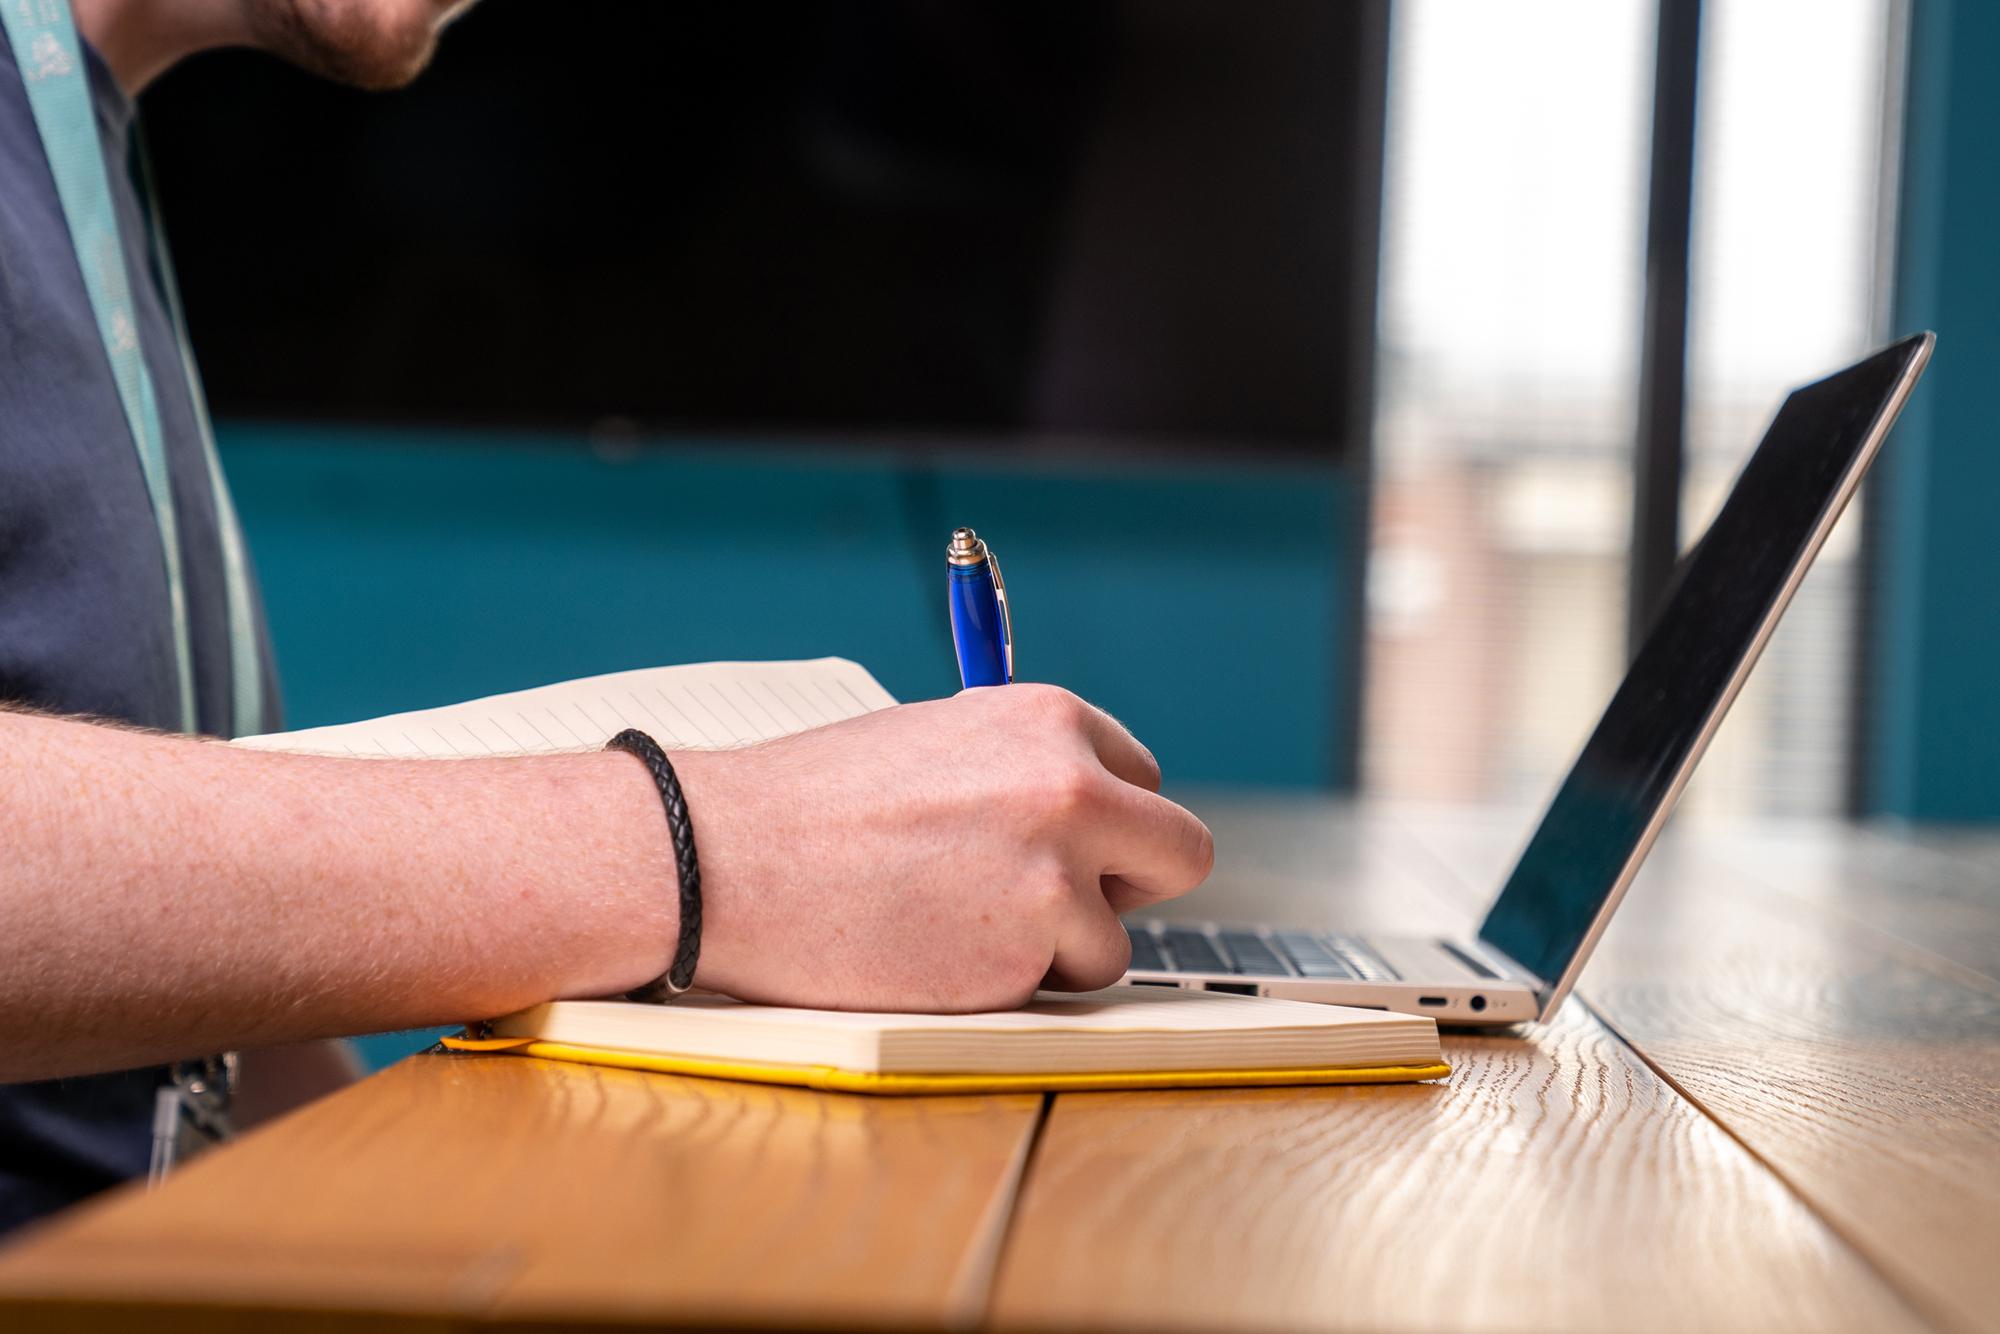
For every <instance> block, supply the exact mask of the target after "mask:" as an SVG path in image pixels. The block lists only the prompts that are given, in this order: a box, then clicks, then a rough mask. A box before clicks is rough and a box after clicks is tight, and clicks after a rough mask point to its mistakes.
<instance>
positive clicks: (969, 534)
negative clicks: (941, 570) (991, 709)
mask: <svg viewBox="0 0 2000 1334" xmlns="http://www.w3.org/2000/svg"><path fill="white" fill-rule="evenodd" d="M945 562H946V565H945V568H946V571H947V587H948V589H949V591H950V594H951V640H952V644H953V645H954V646H955V647H956V648H957V649H958V679H959V680H961V681H963V682H964V683H965V685H966V687H967V688H968V689H969V688H970V687H972V686H1004V685H1006V684H1007V683H1008V682H1009V681H1012V680H1013V679H1014V627H1013V624H1012V622H1011V620H1010V619H1009V617H1008V615H1007V583H1006V581H1005V580H1003V579H1002V578H1001V577H1000V561H999V559H998V558H997V557H996V556H994V554H993V553H992V552H991V551H988V550H987V549H986V544H985V543H984V542H982V541H980V540H979V534H978V533H975V532H973V531H972V530H971V529H970V528H956V529H953V530H952V534H951V545H950V546H949V547H947V548H946V549H945Z"/></svg>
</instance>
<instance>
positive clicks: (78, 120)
mask: <svg viewBox="0 0 2000 1334" xmlns="http://www.w3.org/2000/svg"><path fill="white" fill-rule="evenodd" d="M0 25H4V26H5V28H6V30H7V40H8V42H9V43H11V44H12V46H13V48H14V61H15V63H16V64H17V65H18V66H19V67H20V71H21V83H22V86H23V87H25V88H26V89H27V93H28V105H29V108H30V109H31V110H32V111H33V112H34V118H35V129H36V130H37V131H38V132H39V133H40V135H41V139H42V152H43V153H44V154H45V155H46V156H47V158H48V160H49V170H50V172H51V173H52V174H53V175H54V176H55V183H56V195H57V197H58V198H59V199H60V200H61V201H62V210H63V220H64V221H65V222H66V223H67V224H68V225H69V235H70V243H71V245H72V246H73V247H74V248H75V251H76V259H77V264H78V266H79V267H80V268H81V269H82V271H83V285H84V289H85V290H86V291H87V292H89V294H90V308H91V312H92V313H93V314H94V315H95V316H96V317H97V332H98V335H99V337H101V338H102V339H103V341H104V353H105V356H106V357H108V358H109V359H110V362H111V373H112V377H113V378H114V379H115V380H116V381H117V384H118V398H119V401H120V402H121V403H122V404H123V405H124V408H125V424H126V426H127V427H128V428H129V429H130V430H131V432H132V445H133V448H134V449H135V450H136V451H137V453H138V455H139V467H140V470H141V471H142V472H144V474H145V477H146V491H147V494H148V495H149V496H150V497H151V498H152V502H153V519H154V521H155V523H156V524H157V526H158V528H159V530H160V555H161V558H162V562H163V565H164V568H165V573H166V583H167V601H168V605H169V607H170V608H171V611H172V615H173V633H174V664H175V668H176V670H177V672H178V674H179V687H180V714H181V719H180V725H181V730H182V731H183V732H193V731H196V730H197V722H196V713H195V695H194V652H193V649H192V647H191V644H190V640H189V633H188V610H187V585H186V582H185V580H184V579H183V577H182V574H181V544H180V533H179V528H178V526H177V524H176V521H175V518H174V492H173V479H172V477H171V475H170V473H169V470H168V464H167V442H166V435H165V432H164V431H163V430H162V429H161V426H160V405H159V400H158V399H157V398H156V397H155V395H154V392H153V377H152V375H151V373H150V372H149V371H148V370H147V369H146V358H145V354H144V351H143V350H142V349H141V347H140V345H139V322H138V315H137V311H136V308H135V307H134V305H133V302H132V281H131V276H130V275H129V274H128V273H127V272H126V269H125V249H124V245H123V243H122V241H121V240H120V238H119V235H118V219H117V215H116V213H115V212H114V211H113V209H112V205H111V179H110V176H109V174H108V172H107V169H106V166H105V162H104V150H103V146H102V144H101V143H100V142H99V140H98V136H97V121H96V118H95V116H94V115H93V114H92V111H91V99H90V86H89V81H88V78H87V76H86V73H85V71H84V66H83V52H82V48H81V45H80V44H79V42H78V40H77V35H76V23H75V20H74V19H73V18H72V16H71V14H70V9H69V0H0ZM153 245H154V247H155V250H156V253H157V255H158V258H159V263H160V269H161V272H162V274H163V275H164V277H165V282H166V289H167V291H166V297H167V305H168V308H169V310H170V311H171V313H172V316H173V321H174V335H175V338H176V339H177V341H178V342H179V344H180V353H181V364H182V366H183V368H184V369H185V371H186V373H187V378H188V394H189V397H190V398H191V399H192V401H193V403H194V413H195V422H196V426H197V428H198V430H199V431H200V435H201V443H202V451H203V455H204V457H205V458H206V461H207V464H208V476H209V485H210V489H211V491H212V492H213V494H214V497H215V522H216V529H217V532H218V534H219V535H220V540H221V546H222V563H223V575H224V585H225V589H226V595H227V598H228V615H229V665H230V676H231V701H230V704H231V717H230V726H231V730H232V731H233V733H234V734H235V735H237V736H245V735H249V734H251V733H255V732H261V731H263V730H264V726H263V712H264V701H263V688H264V676H263V665H262V663H261V662H260V661H259V658H258V650H257V636H256V632H255V627H254V625H253V624H252V612H251V606H250V581H249V575H248V566H247V562H246V560H245V558H244V554H243V535H242V530H241V528H240V527H239V526H238V523H237V518H236V507H235V505H234V504H232V503H231V501H230V498H229V487H228V484H227V483H226V482H224V481H223V477H222V466H221V462H220V460H219V459H218V458H217V457H216V452H215V436H214V432H213V431H212V430H211V429H210V427H209V421H208V410H207V407H206V405H205V404H204V402H203V399H202V394H201V382H200V380H199V378H198V377H197V375H196V374H195V366H194V358H193V356H192V354H191V353H190V351H189V348H188V340H187V326H186V321H185V319H184V318H183V316H182V313H181V307H180V297H179V293H178V292H177V291H176V290H175V286H174V281H173V267H172V264H171V261H170V260H169V259H168V256H167V250H166V237H165V235H164V234H162V233H161V231H160V229H159V226H158V222H157V217H156V219H155V223H154V227H153Z"/></svg>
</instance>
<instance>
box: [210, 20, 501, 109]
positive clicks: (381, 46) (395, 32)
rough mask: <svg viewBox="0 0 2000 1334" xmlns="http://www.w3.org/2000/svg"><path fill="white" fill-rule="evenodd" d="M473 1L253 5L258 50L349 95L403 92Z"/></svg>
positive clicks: (251, 27)
mask: <svg viewBox="0 0 2000 1334" xmlns="http://www.w3.org/2000/svg"><path fill="white" fill-rule="evenodd" d="M469 5H470V0H248V2H247V3H246V5H245V9H246V11H247V14H248V18H249V22H250V30H251V34H252V37H253V39H254V41H255V44H256V45H257V46H258V47H259V48H260V49H262V50H265V51H268V52H270V53H271V54H272V55H275V56H277V57H278V58H279V59H281V60H285V61H287V62H289V63H291V64H294V65H297V66H298V67H299V68H301V69H303V70H305V71H307V72H308V73H311V74H317V75H319V76H320V77H322V78H326V79H331V80H333V81H334V82H335V83H344V84H346V85H348V86H349V87H352V88H367V89H374V90H382V89H389V88H401V87H403V86H404V85H405V84H407V83H409V82H410V81H411V80H412V79H414V78H416V77H417V75H419V74H421V73H422V72H423V69H424V66H426V65H428V64H430V60H431V55H432V53H434V52H435V51H436V50H437V35H438V32H439V30H440V29H441V28H443V26H444V24H445V23H446V22H447V21H448V20H449V19H450V18H452V17H455V11H458V10H461V9H464V8H467V7H469Z"/></svg>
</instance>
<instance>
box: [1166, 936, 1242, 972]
mask: <svg viewBox="0 0 2000 1334" xmlns="http://www.w3.org/2000/svg"><path fill="white" fill-rule="evenodd" d="M1166 934H1167V950H1168V951H1169V952H1170V953H1171V954H1172V955H1173V956H1174V967H1175V968H1178V969H1179V970H1180V971H1182V972H1185V973H1226V972H1228V971H1229V963H1228V961H1227V960H1225V959H1224V958H1223V957H1222V955H1221V954H1220V953H1219V952H1217V950H1216V948H1215V946H1214V945H1213V944H1212V943H1210V941H1209V939H1208V937H1207V936H1205V935H1203V934H1202V933H1201V932H1199V931H1189V930H1186V929H1185V928H1183V929H1181V930H1174V929H1172V928H1169V929H1168V931H1167V933H1166Z"/></svg>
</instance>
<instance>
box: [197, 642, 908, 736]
mask: <svg viewBox="0 0 2000 1334" xmlns="http://www.w3.org/2000/svg"><path fill="white" fill-rule="evenodd" d="M895 702H896V701H895V699H894V698H893V697H892V696H891V695H890V694H889V692H888V691H886V690H884V689H883V688H882V686H881V684H880V683H879V682H877V681H876V680H875V678H874V677H872V676H870V675H869V674H868V672H867V669H865V668H863V667H862V666H860V665H859V664H858V663H852V662H849V661H848V660H847V659H845V658H814V659H811V660H809V661H803V662H705V663H698V664H695V665H691V666H684V667H646V668H641V669H640V670H638V671H631V672H612V673H610V674H609V675H606V676H586V677H583V678H582V679H580V680H575V681H563V682H560V683H558V684H556V685H547V686H538V687H536V688H535V689H533V690H517V691H514V692H512V693H510V694H505V695H490V696H488V697H487V698H485V699H475V700H468V701H467V702H465V703H463V704H448V705H446V706H444V707H443V708H438V709H420V710H418V711H416V712H413V713H396V714H390V715H389V716H388V717H385V718H371V719H368V720H367V721H366V722H358V723H342V724H340V725H338V726H334V727H313V728H307V729H306V730H304V731H300V732H273V733H270V734H268V735H265V736H253V737H243V738H240V739H238V740H237V741H236V742H234V743H233V744H235V745H239V746H251V747H255V748H257V749H260V750H290V751H305V752H309V753H312V754H320V755H348V756H356V757H367V756H376V757H380V756H389V757H391V758H399V759H400V758H414V757H428V758H434V759H454V758H470V757H473V756H480V755H526V754H536V753H541V752H547V751H564V750H592V749H595V748H597V747H599V746H602V745H603V744H604V743H605V742H606V741H607V740H609V739H610V738H611V737H612V736H614V735H616V734H617V733H619V732H621V731H623V730H624V729H626V728H628V727H636V728H638V729H639V730H640V731H642V732H645V733H647V734H648V735H650V736H651V737H652V738H653V739H654V740H655V741H658V742H659V743H660V744H661V745H662V746H665V747H668V748H670V749H677V750H726V749H728V748H729V747H731V746H745V745H749V744H751V743H752V742H756V741H764V740H768V739H769V738H771V737H778V736H786V735H789V734H790V733H793V732H803V731H805V730H806V729H807V728H812V727H822V726H824V725H826V724H827V723H834V722H839V721H840V720H841V719H843V718H853V717H855V716H857V715H859V714H863V713H870V712H873V711H874V710H876V709H886V708H888V707H889V706H890V705H892V704H894V703H895Z"/></svg>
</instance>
